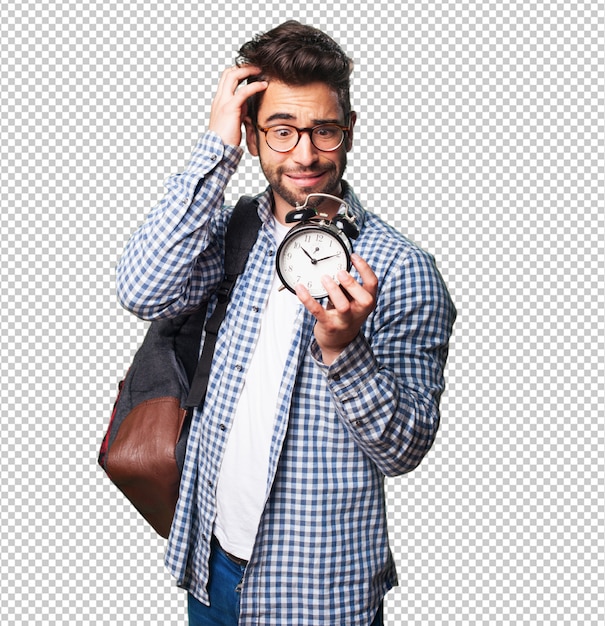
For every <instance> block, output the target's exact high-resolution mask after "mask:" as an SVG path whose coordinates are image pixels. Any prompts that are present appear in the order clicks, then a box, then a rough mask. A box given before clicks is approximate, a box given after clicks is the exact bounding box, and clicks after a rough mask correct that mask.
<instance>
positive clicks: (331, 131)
mask: <svg viewBox="0 0 605 626" xmlns="http://www.w3.org/2000/svg"><path fill="white" fill-rule="evenodd" d="M337 131H338V129H337V128H336V127H335V126H320V127H319V128H316V129H315V131H314V132H315V134H316V135H317V136H318V137H321V138H322V139H330V138H332V137H334V136H335V135H336V133H337Z"/></svg>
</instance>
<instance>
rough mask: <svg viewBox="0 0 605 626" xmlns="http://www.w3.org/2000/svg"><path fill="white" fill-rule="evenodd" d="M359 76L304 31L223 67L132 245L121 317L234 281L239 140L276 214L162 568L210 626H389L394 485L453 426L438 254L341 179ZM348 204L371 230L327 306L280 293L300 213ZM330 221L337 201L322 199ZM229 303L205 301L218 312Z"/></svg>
mask: <svg viewBox="0 0 605 626" xmlns="http://www.w3.org/2000/svg"><path fill="white" fill-rule="evenodd" d="M351 67H352V63H351V61H350V59H348V57H346V55H345V54H344V53H343V52H342V50H341V49H340V48H339V47H338V46H337V45H336V44H335V43H334V41H333V40H332V39H330V38H329V37H328V36H327V35H325V34H324V33H322V32H321V31H318V30H316V29H314V28H310V27H307V26H303V25H301V24H299V23H297V22H286V23H285V24H282V25H281V26H279V27H277V28H275V29H273V30H271V31H269V32H267V33H266V34H264V35H261V36H258V37H256V38H255V39H254V40H252V41H250V42H248V43H247V44H245V45H244V46H243V47H242V49H241V50H240V57H239V60H238V64H237V65H236V66H235V67H232V68H229V69H227V70H225V72H224V73H223V75H222V77H221V79H220V82H219V85H218V89H217V91H216V95H215V97H214V100H213V104H212V109H211V113H210V121H209V124H208V129H207V131H206V132H205V133H204V134H203V136H202V137H201V139H200V141H199V142H198V145H197V146H196V148H195V150H194V152H193V156H192V159H191V162H190V163H189V165H188V167H187V168H186V169H185V171H184V172H183V173H182V174H180V175H178V176H175V177H172V178H171V179H169V181H168V183H167V187H168V193H167V195H166V196H165V197H164V199H163V200H162V201H161V202H160V203H159V205H158V206H157V207H156V208H155V209H154V210H153V211H152V212H151V213H150V215H149V216H148V218H147V220H146V222H145V223H144V224H143V225H142V226H141V227H140V228H139V230H138V231H137V232H136V233H135V234H134V235H133V237H132V238H131V240H130V241H129V243H128V245H127V247H126V250H125V252H124V255H123V257H122V259H121V261H120V264H119V267H118V294H119V298H120V301H121V302H122V304H123V305H124V306H125V307H126V308H128V309H129V310H130V311H132V312H134V313H135V314H136V315H138V316H140V317H142V318H144V319H148V320H151V319H156V318H160V317H167V316H174V315H177V314H180V313H182V312H184V311H187V310H191V309H194V308H195V307H196V306H197V305H198V304H199V303H200V302H201V301H203V300H204V299H209V298H212V295H213V291H214V290H215V289H216V287H217V286H218V284H219V282H220V280H221V278H222V259H223V243H224V241H223V239H224V233H225V227H226V224H227V222H228V219H229V217H230V215H231V209H230V208H226V207H223V200H224V190H225V187H226V185H227V183H228V182H229V180H230V178H231V176H232V175H233V174H234V172H235V171H236V168H237V165H238V163H239V160H240V159H241V156H242V150H241V149H240V147H239V145H240V143H241V140H242V128H243V127H245V131H246V132H245V136H246V144H247V147H248V150H249V151H250V153H251V154H252V155H254V156H257V157H258V158H259V160H260V164H261V166H262V169H263V172H264V174H265V176H266V178H267V180H268V182H269V186H268V188H267V190H266V191H265V192H264V193H262V194H260V195H259V196H258V197H257V211H258V214H259V216H260V218H261V220H262V226H261V229H260V231H259V235H258V239H257V241H256V243H255V245H254V247H253V249H252V251H251V253H250V257H249V259H248V263H247V266H246V269H245V271H244V273H243V275H242V276H241V277H240V279H239V281H238V283H237V285H236V289H235V292H234V295H233V298H232V300H231V303H230V305H229V309H228V312H227V316H226V318H225V321H224V322H223V325H222V327H221V331H220V335H219V338H218V342H217V347H216V351H215V356H214V361H213V367H212V372H211V377H210V381H209V385H208V392H207V395H206V400H205V404H204V408H203V410H201V411H197V412H196V414H195V415H194V419H193V423H192V427H191V432H190V436H189V442H188V450H187V457H186V461H185V467H184V470H183V476H182V481H181V490H180V497H179V502H178V505H177V511H176V514H175V518H174V521H173V525H172V530H171V534H170V538H169V541H168V548H167V553H166V563H167V566H168V568H169V569H170V571H171V572H172V574H173V575H174V576H175V577H176V578H177V581H178V584H179V585H181V586H183V587H184V588H186V589H187V590H188V592H189V596H188V599H189V620H190V624H192V625H194V624H195V625H198V624H199V625H202V624H240V625H248V624H260V625H262V626H268V625H276V626H289V625H302V624H306V625H317V626H320V625H321V626H326V625H346V626H354V625H363V626H368V625H370V624H382V599H383V597H384V594H385V593H386V592H387V591H388V589H390V588H391V587H392V586H393V585H394V584H396V582H397V580H396V573H395V567H394V563H393V559H392V556H391V552H390V549H389V544H388V537H387V524H386V513H385V502H384V491H383V483H384V476H385V475H388V476H395V475H399V474H402V473H405V472H408V471H411V470H412V469H414V468H415V467H416V466H417V465H418V464H419V463H420V461H421V460H422V458H423V456H424V455H425V454H426V452H427V451H428V450H429V448H430V447H431V445H432V442H433V440H434V437H435V434H436V431H437V428H438V424H439V398H440V396H441V393H442V391H443V388H444V380H443V370H444V366H445V361H446V357H447V349H448V341H449V337H450V334H451V330H452V325H453V322H454V318H455V310H454V307H453V305H452V302H451V300H450V298H449V295H448V292H447V289H446V288H445V286H444V284H443V281H442V279H441V277H440V275H439V272H438V271H437V269H436V268H435V265H434V261H433V259H432V257H431V256H430V255H428V254H427V253H425V252H423V251H422V250H420V249H419V248H418V247H417V246H415V245H414V244H412V243H411V242H410V241H408V240H407V239H406V238H405V237H403V236H402V235H400V234H399V233H397V232H396V231H395V230H393V229H392V228H390V227H389V226H387V225H386V224H385V223H384V222H382V221H381V220H380V219H379V218H378V217H376V216H375V215H373V214H371V213H369V212H366V211H365V210H364V209H363V208H362V206H361V204H360V202H359V200H358V199H357V197H356V196H355V194H354V193H353V191H352V189H351V188H350V187H349V186H348V185H347V183H346V182H345V181H344V180H343V178H342V177H343V172H344V170H345V166H346V155H347V152H348V151H349V150H350V149H351V146H352V144H353V135H354V126H355V123H356V114H355V112H353V111H352V110H351V107H350V102H349V75H350V71H351ZM318 192H319V193H327V194H330V195H331V196H336V197H337V198H342V199H343V200H344V201H345V202H346V203H347V204H348V205H349V207H350V208H351V211H352V213H353V215H354V216H355V220H356V225H357V227H358V228H359V231H360V234H359V237H358V238H357V239H356V240H355V242H354V249H355V254H354V255H353V257H352V263H353V268H352V269H351V271H350V272H345V271H340V272H339V273H338V274H337V275H336V276H325V277H323V278H322V281H323V284H324V287H325V289H326V290H327V293H328V297H325V298H321V299H319V300H316V299H314V298H312V297H311V296H310V294H309V292H308V291H307V289H306V288H305V287H304V286H303V285H297V286H296V294H293V293H291V292H290V291H288V290H285V289H280V281H279V279H278V277H277V275H276V268H275V255H276V250H277V247H278V245H279V243H280V241H281V240H282V239H283V238H284V236H285V235H286V233H287V232H288V229H289V228H290V226H291V224H287V223H286V215H287V214H288V213H289V212H290V211H292V210H293V209H294V208H295V207H297V206H300V205H302V204H304V202H305V201H306V199H307V196H308V195H309V194H312V193H318ZM311 201H312V202H314V203H315V206H316V208H317V210H318V211H320V212H321V213H324V214H326V215H327V216H328V217H329V218H334V217H335V215H336V213H337V211H338V210H339V208H340V206H341V202H339V201H337V200H335V199H333V198H324V197H322V196H319V197H314V198H313V199H312V200H311ZM213 303H214V301H213V300H212V299H211V300H210V307H209V308H210V309H212V307H213Z"/></svg>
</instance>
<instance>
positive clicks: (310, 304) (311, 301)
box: [294, 284, 325, 321]
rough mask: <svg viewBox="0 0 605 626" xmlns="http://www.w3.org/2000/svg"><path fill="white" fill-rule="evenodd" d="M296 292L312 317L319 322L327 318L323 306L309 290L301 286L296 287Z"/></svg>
mask: <svg viewBox="0 0 605 626" xmlns="http://www.w3.org/2000/svg"><path fill="white" fill-rule="evenodd" d="M294 291H296V295H297V296H298V299H299V300H300V301H301V302H302V303H303V304H304V306H305V308H306V309H307V311H309V313H311V315H313V316H314V317H315V318H316V319H317V320H318V321H319V320H320V319H323V318H324V316H325V309H324V308H323V307H322V306H321V304H320V303H319V302H318V301H317V300H316V299H315V298H314V297H313V296H312V295H311V294H310V293H309V290H308V289H307V288H306V287H305V286H304V285H301V284H298V285H294Z"/></svg>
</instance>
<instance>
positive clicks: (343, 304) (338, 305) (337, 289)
mask: <svg viewBox="0 0 605 626" xmlns="http://www.w3.org/2000/svg"><path fill="white" fill-rule="evenodd" d="M321 284H322V285H323V286H324V287H325V289H326V291H327V292H328V297H329V298H330V300H329V302H328V309H330V308H334V309H336V310H337V311H338V312H339V313H340V314H341V315H342V314H344V313H347V312H348V311H349V310H350V308H351V301H350V299H349V297H348V294H347V292H345V291H343V287H342V284H339V283H337V282H336V281H335V280H334V279H333V278H332V277H331V276H328V275H327V274H326V275H325V276H322V277H321ZM330 304H331V307H330Z"/></svg>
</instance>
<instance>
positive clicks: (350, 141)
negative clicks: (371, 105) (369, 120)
mask: <svg viewBox="0 0 605 626" xmlns="http://www.w3.org/2000/svg"><path fill="white" fill-rule="evenodd" d="M356 121H357V113H355V111H351V113H350V114H349V129H350V130H349V132H348V133H347V139H346V142H345V148H346V150H347V152H349V150H350V149H351V148H352V147H353V126H355V122H356Z"/></svg>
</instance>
